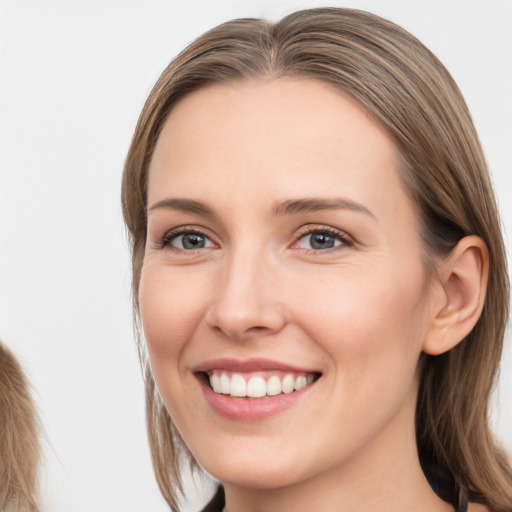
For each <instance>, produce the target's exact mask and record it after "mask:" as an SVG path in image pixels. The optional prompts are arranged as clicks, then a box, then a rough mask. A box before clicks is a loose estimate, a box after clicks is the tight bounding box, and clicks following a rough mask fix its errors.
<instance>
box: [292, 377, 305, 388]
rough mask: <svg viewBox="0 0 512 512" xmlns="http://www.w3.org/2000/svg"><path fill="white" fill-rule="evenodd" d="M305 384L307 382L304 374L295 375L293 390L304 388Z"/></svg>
mask: <svg viewBox="0 0 512 512" xmlns="http://www.w3.org/2000/svg"><path fill="white" fill-rule="evenodd" d="M307 384H308V383H307V380H306V377H304V376H300V377H297V378H296V379H295V385H294V389H295V391H299V390H301V389H302V388H305V387H306V386H307Z"/></svg>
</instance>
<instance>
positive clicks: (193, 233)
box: [160, 229, 215, 251]
mask: <svg viewBox="0 0 512 512" xmlns="http://www.w3.org/2000/svg"><path fill="white" fill-rule="evenodd" d="M160 246H161V247H162V248H164V247H169V248H172V249H177V250H182V251H194V250H198V249H206V248H209V247H215V244H214V243H213V242H212V241H211V240H210V239H209V238H208V237H207V236H206V235H205V234H204V233H202V232H201V231H197V230H191V229H180V230H173V231H171V232H169V233H167V234H166V235H165V236H164V238H163V239H162V241H161V243H160Z"/></svg>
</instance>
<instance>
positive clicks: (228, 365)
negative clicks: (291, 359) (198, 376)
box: [193, 358, 321, 373]
mask: <svg viewBox="0 0 512 512" xmlns="http://www.w3.org/2000/svg"><path fill="white" fill-rule="evenodd" d="M193 370H194V372H209V371H212V370H227V371H232V372H241V373H244V372H261V371H272V370H281V371H288V372H294V373H321V372H319V371H318V370H314V369H311V368H309V369H308V368H299V367H298V366H293V365H290V364H287V363H282V362H279V361H273V360H271V359H259V358H258V359H246V360H239V359H228V358H224V359H212V360H210V361H205V362H203V363H201V364H199V365H197V366H196V367H195V368H194V369H193Z"/></svg>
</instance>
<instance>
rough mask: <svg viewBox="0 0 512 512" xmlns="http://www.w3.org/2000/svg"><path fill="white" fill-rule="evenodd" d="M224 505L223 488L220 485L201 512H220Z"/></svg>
mask: <svg viewBox="0 0 512 512" xmlns="http://www.w3.org/2000/svg"><path fill="white" fill-rule="evenodd" d="M225 505H226V501H225V499H224V488H223V487H222V485H219V488H218V489H217V492H216V493H215V495H214V497H213V498H212V499H211V501H210V502H209V503H208V505H206V507H205V508H203V510H202V511H201V512H222V509H223V508H224V506H225Z"/></svg>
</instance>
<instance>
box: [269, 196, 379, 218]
mask: <svg viewBox="0 0 512 512" xmlns="http://www.w3.org/2000/svg"><path fill="white" fill-rule="evenodd" d="M321 210H351V211H354V212H359V213H363V214H365V215H368V216H370V217H373V218H376V217H375V215H374V214H373V213H372V212H371V211H370V210H369V209H368V208H366V206H363V205H362V204H360V203H356V202H355V201H352V200H351V199H346V198H343V197H333V198H317V197H311V198H304V199H289V200H287V201H282V202H276V203H274V206H273V208H272V211H273V212H274V214H276V215H293V214H296V213H308V212H317V211H321Z"/></svg>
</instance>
